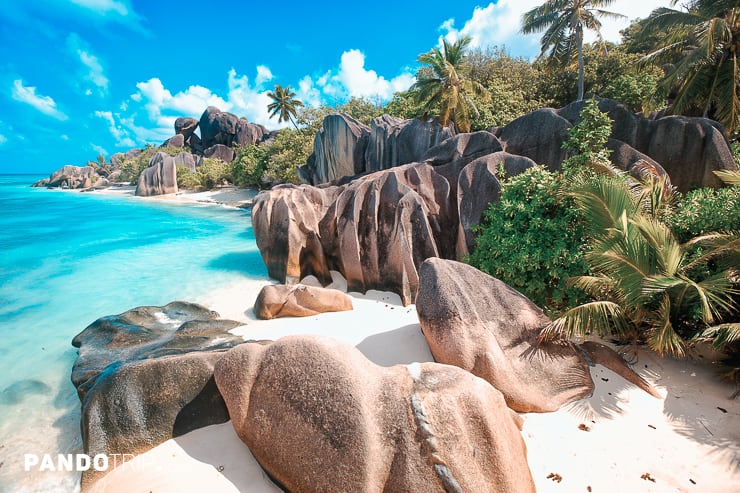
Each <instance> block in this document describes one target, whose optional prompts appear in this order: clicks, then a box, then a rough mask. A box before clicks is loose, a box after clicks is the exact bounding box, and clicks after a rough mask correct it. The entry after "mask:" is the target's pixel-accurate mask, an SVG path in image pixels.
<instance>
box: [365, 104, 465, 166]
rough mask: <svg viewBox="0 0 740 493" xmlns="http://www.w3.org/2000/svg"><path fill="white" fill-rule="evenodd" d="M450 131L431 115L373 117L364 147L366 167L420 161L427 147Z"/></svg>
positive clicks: (451, 133) (446, 136) (438, 141)
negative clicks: (408, 118) (404, 117)
mask: <svg viewBox="0 0 740 493" xmlns="http://www.w3.org/2000/svg"><path fill="white" fill-rule="evenodd" d="M453 135H454V130H453V129H452V127H442V125H440V124H439V123H438V122H437V121H436V120H435V119H433V118H430V119H427V120H422V119H421V118H414V119H411V120H404V119H402V118H397V117H395V116H390V115H383V116H379V117H377V118H374V119H373V121H372V123H371V125H370V135H369V136H368V143H367V148H366V150H365V171H370V172H372V171H378V170H381V169H388V168H393V167H395V166H400V165H402V164H407V163H413V162H419V161H422V158H423V156H424V154H425V153H426V152H427V150H429V148H431V147H434V146H436V145H437V144H439V143H441V142H442V141H444V140H446V139H448V138H450V137H452V136H453Z"/></svg>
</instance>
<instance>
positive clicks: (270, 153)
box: [261, 129, 314, 184]
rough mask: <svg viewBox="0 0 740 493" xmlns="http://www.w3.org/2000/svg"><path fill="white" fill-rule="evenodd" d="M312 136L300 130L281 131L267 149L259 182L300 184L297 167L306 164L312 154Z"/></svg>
mask: <svg viewBox="0 0 740 493" xmlns="http://www.w3.org/2000/svg"><path fill="white" fill-rule="evenodd" d="M313 139H314V134H313V133H309V132H307V131H305V130H304V129H301V130H292V129H283V130H281V131H280V132H279V133H278V135H277V137H276V138H275V142H273V144H272V145H271V146H270V147H269V148H268V149H267V159H266V161H265V169H264V171H263V173H262V177H261V181H262V182H263V183H266V184H274V183H300V180H299V179H298V166H301V165H303V164H306V161H308V156H309V155H310V154H311V153H312V152H313Z"/></svg>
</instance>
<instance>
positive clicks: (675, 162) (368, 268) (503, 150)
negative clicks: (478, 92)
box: [252, 99, 736, 304]
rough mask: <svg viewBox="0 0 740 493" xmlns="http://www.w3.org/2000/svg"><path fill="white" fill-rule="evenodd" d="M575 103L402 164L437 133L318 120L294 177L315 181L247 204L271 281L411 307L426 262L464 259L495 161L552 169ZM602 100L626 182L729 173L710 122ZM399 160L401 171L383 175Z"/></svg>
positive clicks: (517, 169) (378, 122)
mask: <svg viewBox="0 0 740 493" xmlns="http://www.w3.org/2000/svg"><path fill="white" fill-rule="evenodd" d="M583 104H585V103H583V102H578V103H572V104H570V105H568V106H566V107H565V108H562V109H560V110H553V109H541V110H537V111H535V112H532V113H530V114H528V115H525V116H522V117H521V118H519V119H517V120H514V121H513V122H511V123H510V124H509V125H506V126H505V127H503V128H498V129H494V130H493V131H492V132H487V131H482V132H473V133H469V134H459V135H455V136H452V137H449V138H447V139H446V140H443V141H441V142H439V143H438V144H437V145H434V146H432V147H429V148H427V149H426V151H424V153H423V154H422V155H421V157H417V159H418V162H411V163H407V164H403V160H404V159H403V158H409V159H410V158H411V157H412V156H414V157H416V156H418V154H414V152H408V153H405V152H401V151H400V149H406V148H408V147H409V146H410V147H413V148H414V149H416V151H415V152H421V151H420V150H421V149H422V148H424V147H425V146H426V145H429V144H431V143H433V142H434V141H435V140H436V139H438V138H441V137H442V136H444V135H445V132H446V129H441V127H439V126H438V125H437V127H434V124H433V122H426V123H424V122H419V123H416V124H414V123H413V122H411V121H408V122H406V123H405V124H401V123H399V122H398V121H397V120H395V119H392V118H390V117H381V118H376V119H375V120H374V121H373V129H372V130H371V129H369V128H368V127H365V126H363V125H361V124H359V123H358V122H356V121H354V120H352V119H349V118H347V117H345V116H341V115H332V116H330V117H327V119H326V120H325V122H324V127H323V128H322V129H321V130H320V131H319V132H318V133H317V135H316V141H315V149H314V154H313V155H312V156H311V157H310V158H309V162H308V164H307V165H306V166H305V167H304V168H303V172H302V173H303V175H304V176H306V177H307V178H308V179H310V180H311V181H312V182H313V183H317V184H319V185H317V186H309V185H300V186H293V185H285V186H279V187H275V188H273V189H272V190H270V191H266V192H263V193H261V194H260V195H259V196H258V197H257V198H256V200H255V206H254V209H253V212H252V221H253V224H254V230H255V236H256V239H257V245H258V247H259V248H260V253H261V254H262V257H263V260H264V261H265V265H266V266H267V269H268V272H269V274H270V276H271V277H272V278H274V279H277V280H278V281H280V282H294V281H296V280H298V279H301V278H303V277H305V276H307V275H315V276H316V277H317V278H318V279H319V280H320V281H321V282H324V283H327V282H329V281H330V276H329V271H330V270H337V271H339V272H340V273H341V274H342V275H343V276H344V277H345V278H346V279H347V282H348V285H349V286H350V289H352V290H357V291H361V292H365V291H367V290H368V289H380V290H390V291H393V292H395V293H397V294H399V295H400V296H401V297H402V299H403V302H404V303H406V304H408V303H413V302H414V298H415V296H416V291H417V287H418V270H419V268H420V266H421V263H422V262H423V261H424V260H425V259H426V258H429V257H440V258H446V259H461V258H463V257H464V256H465V255H466V254H468V253H469V252H470V251H471V248H472V246H473V235H472V233H471V226H472V225H474V224H478V223H479V222H480V220H481V215H482V212H483V211H484V210H485V209H486V207H487V206H488V204H489V203H490V202H491V201H493V200H497V199H498V193H499V190H500V183H499V182H498V179H497V177H496V172H497V168H498V166H499V163H500V164H501V165H503V167H504V168H505V170H506V174H507V176H513V175H515V174H518V173H521V172H522V171H524V170H525V169H526V168H528V167H531V166H533V165H534V164H542V163H544V164H547V165H548V166H549V167H550V169H554V170H555V169H559V168H560V166H561V163H562V160H563V159H564V158H565V157H566V154H565V151H564V150H563V149H562V143H563V141H564V140H565V139H566V138H567V130H568V129H569V128H571V127H572V125H573V124H575V123H577V120H578V118H579V116H578V115H579V113H580V110H581V109H582V105H583ZM599 105H600V107H601V109H602V111H606V112H608V113H609V115H610V117H611V118H612V119H613V120H614V125H613V128H612V138H611V139H610V140H609V143H608V146H609V148H610V149H612V150H613V151H614V152H613V153H612V154H611V156H610V159H611V160H612V162H613V163H614V165H616V166H617V167H619V168H621V169H623V170H626V171H628V172H630V173H631V174H633V175H635V176H642V175H644V174H645V173H654V174H659V175H663V176H666V175H667V176H669V178H670V180H671V182H672V184H673V185H674V186H675V187H677V188H678V189H679V190H681V191H685V190H687V189H688V188H690V187H693V186H696V185H699V186H717V185H718V184H719V180H718V179H717V178H716V177H715V176H714V174H713V173H712V171H714V170H723V169H735V168H736V165H735V163H734V160H733V158H732V154H731V152H730V150H729V146H728V143H727V141H726V139H725V138H724V136H723V135H722V132H721V130H720V129H719V127H718V126H717V125H716V124H714V123H712V122H711V121H709V120H707V119H702V118H687V117H678V116H671V117H664V118H660V119H658V120H651V119H648V118H643V117H641V116H639V115H635V114H633V113H630V112H629V111H628V110H627V109H626V107H624V106H623V105H621V104H619V103H617V102H615V101H611V100H607V99H601V100H600V101H599ZM391 128H401V130H400V131H399V132H398V133H397V134H396V133H395V131H390V130H388V129H391ZM435 128H436V129H435ZM383 129H384V130H383ZM381 130H382V131H381ZM404 131H407V134H404ZM402 134H404V135H406V137H407V139H408V140H403V139H401V135H402ZM389 136H390V137H389ZM373 139H374V140H373ZM402 142H406V144H404V145H403V146H402V145H401V143H402ZM409 142H411V143H419V144H418V145H415V146H411V145H410V144H408V143H409ZM387 156H402V157H398V158H397V159H396V158H393V159H391V158H387ZM370 157H372V159H375V160H376V162H369V161H368V158H370ZM396 162H398V164H399V165H400V166H395V167H391V168H389V169H382V168H383V167H384V166H387V165H390V164H393V163H396ZM376 169H379V170H380V171H375V172H369V171H368V170H376ZM350 173H356V174H357V173H359V175H357V176H348V175H349V174H350ZM332 178H337V179H336V180H335V181H332V182H328V183H323V182H325V181H327V180H329V179H332Z"/></svg>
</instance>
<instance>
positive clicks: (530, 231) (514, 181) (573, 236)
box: [469, 166, 588, 312]
mask: <svg viewBox="0 0 740 493" xmlns="http://www.w3.org/2000/svg"><path fill="white" fill-rule="evenodd" d="M561 187H562V176H561V175H559V174H556V173H552V172H549V171H548V170H547V169H546V168H544V167H542V166H537V167H534V168H531V169H529V170H527V171H526V172H524V173H522V174H520V175H517V176H515V177H513V178H510V179H509V180H508V181H506V182H504V184H503V190H502V193H501V200H500V201H499V202H493V203H491V204H490V206H489V207H488V210H487V211H486V212H485V214H484V217H483V221H482V224H481V225H480V226H478V227H477V231H476V233H477V234H478V237H477V238H476V243H475V245H476V246H475V250H474V251H473V253H472V254H471V255H470V258H469V262H470V264H471V265H473V266H475V267H477V268H478V269H480V270H482V271H483V272H487V273H488V274H490V275H492V276H494V277H497V278H499V279H501V280H502V281H504V282H505V283H507V284H509V285H510V286H512V287H514V288H516V289H518V290H519V291H521V292H522V293H524V294H525V295H526V296H527V297H529V299H531V300H532V301H533V302H534V303H535V304H537V305H538V306H541V307H544V308H545V309H546V310H547V311H549V312H559V311H560V310H563V309H565V308H568V307H570V306H573V305H576V304H578V303H579V302H580V301H581V299H582V297H583V295H582V293H581V291H580V290H578V289H576V288H572V287H568V286H566V283H565V281H566V279H568V278H569V277H571V276H577V275H583V274H585V273H586V271H587V270H588V268H587V265H586V262H585V261H584V259H583V252H584V249H585V246H586V245H585V240H584V238H583V236H584V235H583V226H582V224H581V221H580V219H579V216H578V212H577V210H576V209H575V207H574V206H573V201H572V199H570V198H569V197H567V196H564V195H563V194H561V193H560V189H561Z"/></svg>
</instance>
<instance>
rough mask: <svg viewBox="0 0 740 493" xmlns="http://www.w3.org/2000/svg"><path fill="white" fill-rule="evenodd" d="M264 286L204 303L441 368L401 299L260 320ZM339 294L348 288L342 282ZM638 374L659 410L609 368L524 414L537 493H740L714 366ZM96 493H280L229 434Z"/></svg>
mask: <svg viewBox="0 0 740 493" xmlns="http://www.w3.org/2000/svg"><path fill="white" fill-rule="evenodd" d="M265 283H266V281H244V282H242V283H239V284H236V285H234V286H230V287H228V288H225V289H223V290H221V291H218V292H214V293H211V295H209V296H208V297H206V298H205V299H203V300H199V301H201V302H203V303H205V304H207V305H209V306H210V307H211V308H213V309H215V310H217V311H219V313H221V315H222V316H224V317H226V318H233V319H238V320H241V321H242V322H244V325H243V326H242V327H239V328H237V329H235V331H236V332H237V333H239V334H240V335H242V336H243V337H245V338H247V339H276V338H279V337H281V336H284V335H288V334H323V335H327V336H330V337H334V338H336V339H340V340H343V341H346V342H348V343H350V344H352V345H354V346H356V347H357V348H358V349H359V350H360V351H362V352H363V353H364V354H365V355H366V356H367V357H368V358H369V359H370V360H372V361H374V362H375V363H377V364H379V365H385V366H390V365H393V364H407V363H410V362H414V361H419V362H423V361H432V355H431V353H430V352H429V348H428V347H427V345H426V342H425V340H424V337H423V335H422V333H421V329H420V326H419V323H418V318H417V315H416V310H415V307H414V306H408V307H404V306H402V305H401V303H400V299H399V297H398V296H397V295H395V294H391V293H383V292H377V291H375V292H369V293H368V294H367V295H359V294H356V293H352V296H353V304H354V310H353V311H351V312H341V313H328V314H323V315H319V316H315V317H307V318H293V319H278V320H270V321H261V320H257V319H256V318H255V317H254V315H253V314H252V312H251V306H252V303H253V302H254V299H255V297H256V295H257V293H258V292H259V289H260V288H261V286H262V285H264V284H265ZM335 284H336V286H335V287H337V288H340V289H341V288H343V287H344V285H343V283H342V280H341V279H339V278H337V281H336V283H335ZM635 369H636V370H637V371H638V372H639V373H640V374H641V375H642V376H644V377H645V378H646V379H648V380H649V381H650V382H652V383H654V384H655V386H656V387H657V388H658V390H659V392H660V394H661V396H663V397H662V399H655V398H654V397H651V396H649V395H648V394H646V393H644V392H642V391H641V390H639V389H637V388H636V387H633V386H631V385H629V384H628V383H627V382H625V381H624V380H622V379H621V377H619V376H617V375H615V374H613V373H612V372H611V371H609V370H607V369H606V368H603V367H601V366H598V365H597V366H596V367H595V368H593V369H592V374H593V377H594V381H595V383H596V389H595V392H594V395H593V396H592V397H591V398H589V399H584V400H581V401H578V402H576V403H573V404H571V405H570V406H567V407H566V408H564V409H561V410H560V411H558V412H556V413H548V414H524V415H523V417H524V427H523V430H522V436H523V437H524V439H525V441H526V443H527V447H528V460H529V465H530V468H531V471H532V475H533V477H534V481H535V484H536V486H537V490H538V491H539V492H589V491H593V492H732V491H740V486H739V485H740V401H738V400H730V399H729V396H730V395H731V393H732V391H733V388H732V387H731V386H730V385H728V384H725V383H722V382H720V381H719V380H718V379H717V378H716V377H715V376H714V374H713V371H714V369H713V367H712V365H711V364H709V363H706V362H703V361H696V362H686V361H675V360H663V359H658V358H656V357H655V356H652V355H647V354H646V353H642V354H641V355H640V360H639V363H638V364H637V365H636V366H635ZM87 491H91V492H92V491H94V492H119V491H120V492H139V491H141V492H149V491H153V492H156V493H162V492H179V491H209V492H237V491H239V492H277V491H280V490H279V489H278V488H276V487H275V486H274V485H273V484H272V483H271V482H270V481H269V479H268V478H267V477H266V476H265V474H264V472H263V471H262V470H261V469H260V467H259V465H258V464H257V462H256V461H255V460H254V458H253V456H252V454H251V453H250V452H249V449H248V448H247V447H246V446H245V445H244V444H243V443H242V442H241V441H240V440H239V439H238V437H237V436H236V434H235V433H234V431H233V428H232V427H231V424H230V423H225V424H222V425H216V426H210V427H207V428H203V429H200V430H196V431H194V432H191V433H189V434H187V435H184V436H182V437H179V438H177V439H174V440H169V441H167V442H165V443H163V444H161V445H159V446H157V447H155V448H154V449H152V450H150V451H148V452H146V453H144V454H142V455H140V456H138V457H136V458H135V459H133V460H132V461H130V462H128V463H126V465H125V466H124V467H121V468H118V469H116V470H115V471H112V472H110V473H109V474H107V475H106V476H104V477H103V478H102V479H101V480H99V481H98V482H96V483H95V484H94V485H92V486H91V487H90V488H88V490H87Z"/></svg>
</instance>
